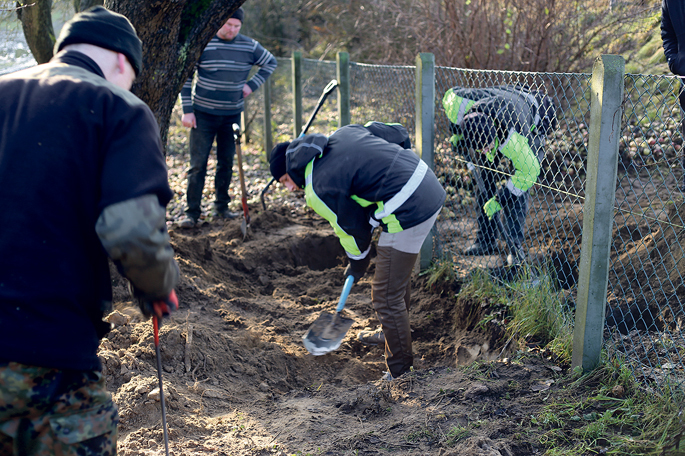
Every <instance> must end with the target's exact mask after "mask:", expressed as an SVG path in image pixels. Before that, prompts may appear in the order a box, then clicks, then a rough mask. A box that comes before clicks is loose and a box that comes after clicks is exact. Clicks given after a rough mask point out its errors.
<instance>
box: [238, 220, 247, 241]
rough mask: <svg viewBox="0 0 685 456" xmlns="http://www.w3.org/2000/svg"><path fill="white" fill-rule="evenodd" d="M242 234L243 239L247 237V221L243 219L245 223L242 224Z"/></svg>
mask: <svg viewBox="0 0 685 456" xmlns="http://www.w3.org/2000/svg"><path fill="white" fill-rule="evenodd" d="M240 232H241V233H243V239H245V238H246V237H247V220H245V218H243V222H242V223H241V224H240Z"/></svg>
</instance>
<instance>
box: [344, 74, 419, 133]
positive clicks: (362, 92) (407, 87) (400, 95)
mask: <svg viewBox="0 0 685 456" xmlns="http://www.w3.org/2000/svg"><path fill="white" fill-rule="evenodd" d="M415 81H416V68H415V67H413V66H391V65H366V64H362V63H350V87H351V89H350V117H351V121H352V123H358V124H365V123H366V122H369V121H372V120H375V121H377V122H388V123H399V124H402V125H403V126H404V127H405V128H406V129H407V131H408V132H409V135H410V136H411V138H412V142H413V141H414V139H415V137H416V136H415V134H416V128H415V126H416V124H415V121H414V118H415V116H416V99H415V97H414V86H415V85H416V82H415Z"/></svg>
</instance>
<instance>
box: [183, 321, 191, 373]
mask: <svg viewBox="0 0 685 456" xmlns="http://www.w3.org/2000/svg"><path fill="white" fill-rule="evenodd" d="M192 344H193V325H188V333H187V334H186V346H185V361H184V362H185V365H186V373H188V372H190V368H191V365H190V349H191V346H192Z"/></svg>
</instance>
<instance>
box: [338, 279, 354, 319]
mask: <svg viewBox="0 0 685 456" xmlns="http://www.w3.org/2000/svg"><path fill="white" fill-rule="evenodd" d="M352 284H354V277H352V276H351V275H349V276H347V278H346V279H345V285H344V286H343V290H342V293H340V302H338V307H336V309H335V311H336V312H338V313H339V312H342V310H343V308H344V307H345V301H347V296H348V295H349V294H350V290H351V289H352Z"/></svg>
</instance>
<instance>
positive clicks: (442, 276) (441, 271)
mask: <svg viewBox="0 0 685 456" xmlns="http://www.w3.org/2000/svg"><path fill="white" fill-rule="evenodd" d="M422 274H427V275H428V280H427V283H426V285H427V286H428V287H429V288H433V287H435V286H436V285H440V284H443V283H447V282H454V281H455V280H456V274H455V273H454V267H453V265H452V263H450V262H448V261H443V262H436V263H433V264H432V265H431V267H430V268H429V269H428V270H427V271H425V272H423V273H422Z"/></svg>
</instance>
